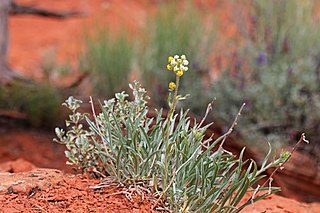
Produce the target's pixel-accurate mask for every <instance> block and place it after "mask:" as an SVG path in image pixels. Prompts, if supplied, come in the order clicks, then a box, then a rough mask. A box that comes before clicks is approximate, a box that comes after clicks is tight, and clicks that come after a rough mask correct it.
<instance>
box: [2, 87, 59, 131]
mask: <svg viewBox="0 0 320 213" xmlns="http://www.w3.org/2000/svg"><path fill="white" fill-rule="evenodd" d="M0 98H1V105H0V106H1V108H3V109H13V110H17V111H20V112H22V113H25V114H26V116H27V120H28V122H29V123H30V124H31V125H32V126H34V127H47V128H52V127H53V125H56V124H57V123H58V122H59V119H61V120H62V116H60V115H61V109H60V103H61V101H62V100H63V96H62V95H61V93H60V91H58V89H56V88H55V87H53V86H51V85H49V84H46V83H43V84H40V83H39V84H19V83H14V84H12V85H11V86H2V87H1V97H0Z"/></svg>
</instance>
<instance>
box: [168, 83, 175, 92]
mask: <svg viewBox="0 0 320 213" xmlns="http://www.w3.org/2000/svg"><path fill="white" fill-rule="evenodd" d="M175 88H176V84H175V83H174V82H170V83H169V89H170V90H171V91H173V90H174V89H175Z"/></svg>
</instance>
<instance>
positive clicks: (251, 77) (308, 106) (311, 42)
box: [210, 0, 320, 150]
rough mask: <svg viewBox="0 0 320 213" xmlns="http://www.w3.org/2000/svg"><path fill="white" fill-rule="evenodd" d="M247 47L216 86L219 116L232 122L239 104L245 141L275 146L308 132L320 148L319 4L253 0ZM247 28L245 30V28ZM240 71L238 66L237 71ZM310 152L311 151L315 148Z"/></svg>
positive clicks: (239, 49)
mask: <svg viewBox="0 0 320 213" xmlns="http://www.w3.org/2000/svg"><path fill="white" fill-rule="evenodd" d="M253 3H254V4H253V8H252V11H251V14H250V16H249V18H247V19H246V20H247V21H248V22H249V23H247V24H246V25H241V26H240V27H241V29H242V33H243V34H242V35H243V39H244V40H243V41H244V42H243V45H242V46H241V47H239V48H238V50H237V51H236V54H235V58H236V60H235V63H236V65H235V64H232V65H231V66H230V68H229V69H227V70H226V71H225V72H224V73H223V74H222V75H221V76H220V78H219V79H217V81H215V82H214V83H213V84H212V85H213V86H212V89H211V92H210V94H212V96H215V97H216V98H217V101H216V103H215V109H216V110H215V118H216V121H218V122H219V123H220V124H222V125H223V124H224V123H226V121H230V120H232V117H233V115H234V113H236V111H237V106H239V105H241V103H242V102H246V103H247V107H246V109H245V114H246V116H244V118H243V119H242V120H241V121H240V123H241V125H242V126H243V127H244V128H243V129H241V130H239V131H240V133H241V135H242V137H243V141H244V142H246V143H248V144H253V145H255V146H259V148H261V149H262V150H263V147H266V146H265V143H252V142H255V141H266V140H267V141H273V143H275V144H273V145H274V146H275V147H281V146H285V145H288V144H289V143H290V141H291V142H292V141H295V140H296V137H297V135H299V133H300V132H299V131H304V132H306V133H307V134H308V135H309V136H310V138H311V140H313V141H314V142H315V143H313V144H314V145H313V146H308V147H309V148H311V147H313V148H314V146H317V147H318V149H319V143H318V142H319V141H320V138H319V136H318V135H319V134H318V132H319V130H320V95H319V94H320V84H319V82H320V69H319V60H320V58H319V56H320V51H319V50H320V49H319V44H320V29H319V28H318V27H317V25H318V24H319V21H318V19H317V18H316V17H315V16H314V14H313V8H314V7H313V6H314V3H315V1H312V0H307V1H303V2H301V1H297V0H293V1H282V0H280V1H273V0H271V1H253ZM246 27H247V28H246ZM235 67H236V68H235ZM313 148H312V149H313Z"/></svg>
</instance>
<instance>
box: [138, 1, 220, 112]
mask: <svg viewBox="0 0 320 213" xmlns="http://www.w3.org/2000/svg"><path fill="white" fill-rule="evenodd" d="M210 15H212V14H210V13H209V11H205V10H201V9H200V8H198V7H197V6H196V5H195V4H194V2H193V1H188V0H187V1H183V3H182V4H181V2H178V1H170V2H163V3H160V4H159V7H158V8H157V11H156V13H155V14H149V17H148V18H147V20H148V21H147V23H146V27H145V29H144V33H143V36H142V37H141V39H140V40H141V41H140V43H139V45H138V46H139V50H138V52H139V54H138V57H139V58H138V64H139V68H140V70H141V80H142V81H143V83H144V85H145V86H146V88H147V89H148V91H149V92H150V93H151V94H152V102H153V103H155V104H157V105H158V106H162V107H167V105H166V102H165V101H163V100H165V97H166V92H167V88H166V87H164V86H163V82H164V81H171V80H173V77H172V76H171V75H170V73H169V72H163V70H164V69H165V67H163V65H164V64H165V63H166V58H164V57H163V55H166V54H168V53H169V54H172V55H173V54H183V53H184V54H186V55H188V58H189V59H190V61H192V64H191V66H190V69H191V70H193V72H192V73H190V75H188V76H186V77H185V81H184V82H183V83H182V85H181V87H180V88H181V90H182V91H184V92H186V93H189V92H190V91H191V90H192V89H190V88H196V87H197V88H198V89H197V90H196V89H194V90H192V94H191V96H192V97H191V99H193V98H195V97H197V96H198V95H200V91H201V90H203V84H202V83H203V82H202V81H201V78H202V77H203V75H202V73H204V72H207V71H208V69H209V57H210V54H211V53H212V49H213V40H214V33H213V32H214V28H215V25H214V23H215V22H214V20H213V18H212V16H211V17H210ZM191 17H192V18H191ZM205 20H206V21H205ZM208 20H209V21H208ZM202 100H205V99H202ZM206 103H207V102H206V101H203V104H204V105H206Z"/></svg>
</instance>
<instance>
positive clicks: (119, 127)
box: [56, 55, 291, 212]
mask: <svg viewBox="0 0 320 213" xmlns="http://www.w3.org/2000/svg"><path fill="white" fill-rule="evenodd" d="M168 63H169V64H168V65H167V69H168V70H170V71H173V72H174V74H175V75H176V81H175V82H171V83H169V96H168V105H169V108H170V110H169V112H168V114H167V116H166V117H165V118H163V112H162V110H159V111H156V115H155V116H152V117H149V116H148V112H149V108H148V106H147V100H148V99H149V97H148V96H147V95H146V90H145V89H144V88H142V87H141V86H140V84H139V83H138V82H136V81H135V82H134V83H133V84H130V85H129V87H130V88H131V90H132V95H133V97H132V100H128V98H129V95H128V94H126V93H125V92H121V93H117V94H115V98H112V99H110V100H106V101H104V102H103V103H100V108H101V113H99V114H96V113H95V108H94V103H93V100H92V99H90V103H91V105H92V116H91V118H90V116H88V115H83V114H81V113H80V112H78V108H79V106H80V105H79V104H80V101H79V100H76V99H74V98H69V99H68V100H67V101H66V103H65V105H66V106H67V107H68V108H69V109H70V110H71V111H72V113H71V115H70V120H69V121H67V123H66V124H67V126H69V127H71V130H69V131H64V130H61V129H59V128H57V129H56V133H57V136H58V140H57V141H58V142H60V143H63V144H65V145H66V147H67V149H68V151H67V152H66V155H67V157H68V158H69V159H70V163H71V164H74V165H75V166H77V167H78V168H80V169H82V170H84V171H89V172H92V173H94V174H95V175H98V176H102V177H106V176H109V177H111V178H112V180H113V182H118V183H120V184H121V185H124V186H127V187H131V186H134V187H133V188H134V189H135V190H133V191H134V192H136V193H138V194H144V193H149V194H150V193H152V194H153V198H154V199H155V200H154V208H161V209H166V210H170V211H174V212H239V211H240V210H241V209H243V208H244V207H245V206H246V205H249V204H251V203H253V202H256V201H258V200H260V199H262V198H263V197H266V196H268V195H269V194H271V193H273V192H276V191H278V190H279V188H276V187H271V186H269V187H267V188H265V187H264V184H263V185H261V186H259V185H258V184H257V182H258V181H259V180H260V179H261V178H263V177H264V175H263V172H265V171H266V170H267V169H269V168H272V167H275V168H279V167H280V166H283V164H284V163H285V162H286V161H287V160H288V158H289V157H290V155H291V153H286V152H284V153H282V154H281V155H280V158H279V159H275V160H273V161H272V162H269V163H268V158H269V156H270V153H271V151H270V152H269V153H268V155H267V156H266V158H265V159H264V161H263V163H262V167H261V168H258V167H257V164H256V162H255V161H253V160H243V159H242V156H243V153H244V151H245V149H244V148H243V150H242V151H241V154H240V156H235V155H234V154H232V153H231V152H229V151H227V150H225V149H224V148H223V144H224V143H225V141H226V138H227V137H228V135H229V134H230V133H231V132H232V130H233V128H234V127H235V125H236V122H237V119H238V117H239V114H240V112H241V110H242V108H243V107H242V108H241V109H240V111H239V114H238V115H237V116H236V119H235V121H234V123H233V124H232V125H231V127H230V129H229V131H228V132H226V133H225V134H224V135H222V136H220V137H219V138H218V139H216V140H213V139H212V137H209V138H205V132H206V130H207V128H208V127H209V126H210V125H211V124H208V125H204V121H205V118H206V116H207V114H208V112H209V111H210V109H211V105H210V104H209V105H208V110H207V113H206V115H205V117H204V118H203V120H202V121H201V122H198V121H197V120H195V121H194V122H193V123H191V121H190V117H189V116H188V111H184V110H183V109H181V111H180V112H179V113H177V112H176V110H175V109H176V105H177V103H178V102H179V101H180V100H183V99H185V98H186V96H181V95H179V94H178V89H179V81H180V78H181V77H182V76H183V74H184V72H186V71H187V70H188V63H189V62H188V61H187V59H186V56H184V55H182V56H180V57H179V56H174V57H169V60H168ZM92 118H93V119H92ZM83 121H86V122H87V124H88V125H89V129H87V130H84V127H83V125H82V124H81V122H83ZM89 168H90V169H89ZM108 183H109V182H108ZM104 185H107V182H106V183H104ZM254 188H255V189H254ZM250 191H252V192H253V195H252V197H251V198H250V199H249V200H248V201H246V202H244V203H243V204H242V205H241V204H240V201H241V200H242V198H243V196H244V194H245V193H246V192H250ZM258 191H261V192H262V193H260V194H257V192H258ZM130 193H133V192H132V190H131V191H130ZM126 194H128V192H127V193H126Z"/></svg>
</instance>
